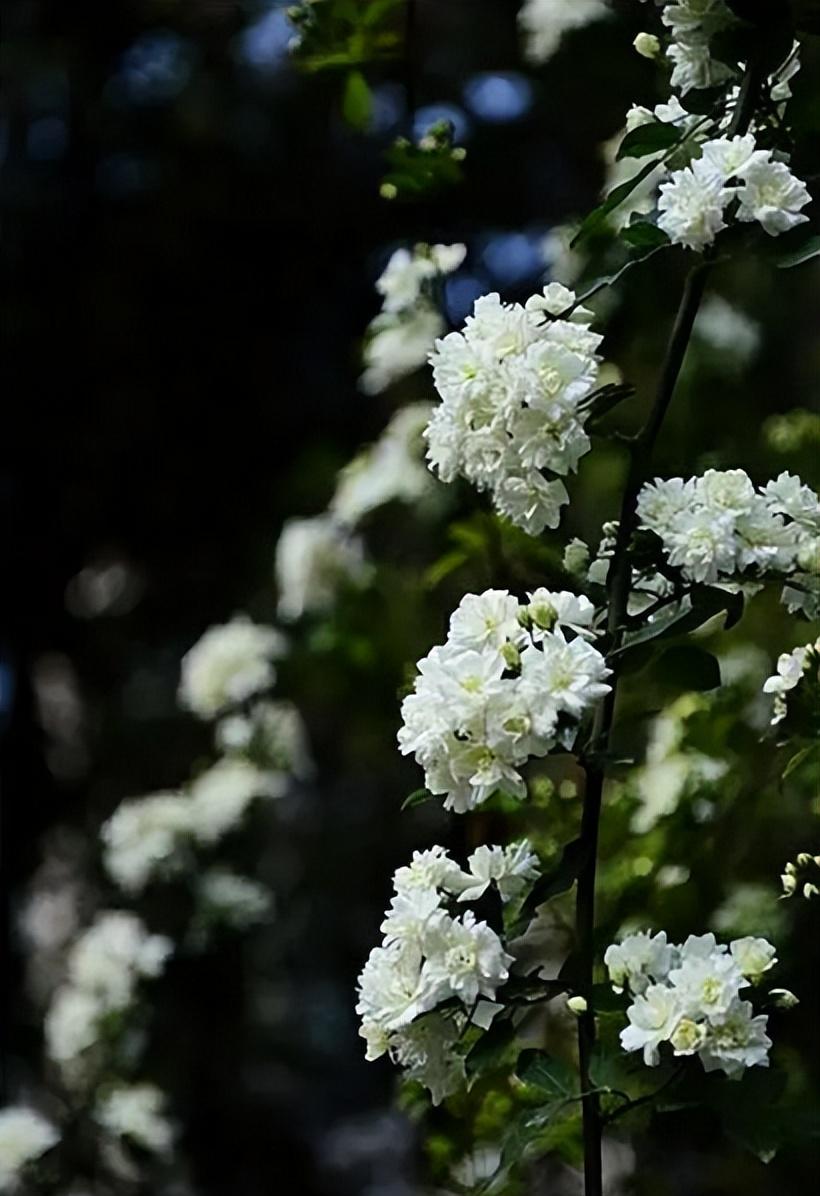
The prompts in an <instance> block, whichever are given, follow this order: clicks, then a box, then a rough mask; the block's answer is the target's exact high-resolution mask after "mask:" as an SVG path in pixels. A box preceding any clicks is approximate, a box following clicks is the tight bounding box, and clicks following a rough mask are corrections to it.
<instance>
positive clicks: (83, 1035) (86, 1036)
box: [44, 984, 106, 1067]
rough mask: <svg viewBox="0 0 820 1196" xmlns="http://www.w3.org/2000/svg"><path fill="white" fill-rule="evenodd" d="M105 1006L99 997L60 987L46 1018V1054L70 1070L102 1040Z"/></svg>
mask: <svg viewBox="0 0 820 1196" xmlns="http://www.w3.org/2000/svg"><path fill="white" fill-rule="evenodd" d="M105 1012H106V1010H105V1007H104V1005H103V1004H102V1002H101V1001H100V1000H99V998H98V997H96V996H93V995H92V994H91V993H88V992H84V991H83V989H80V988H75V987H73V986H72V985H70V984H67V985H63V987H62V988H58V989H57V991H56V993H55V994H54V996H53V998H52V1001H51V1004H50V1006H49V1009H48V1013H47V1014H46V1019H45V1025H44V1030H45V1041H46V1051H47V1052H48V1055H49V1058H51V1059H53V1060H54V1062H55V1063H58V1064H59V1065H60V1066H61V1067H68V1066H69V1065H72V1064H74V1062H75V1061H76V1060H77V1059H78V1058H79V1056H80V1055H82V1054H83V1053H84V1052H85V1051H87V1050H89V1049H90V1048H91V1047H93V1046H94V1044H95V1042H96V1041H97V1039H98V1037H99V1024H100V1021H101V1019H102V1018H103V1017H104V1015H105Z"/></svg>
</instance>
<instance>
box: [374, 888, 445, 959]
mask: <svg viewBox="0 0 820 1196" xmlns="http://www.w3.org/2000/svg"><path fill="white" fill-rule="evenodd" d="M440 908H441V897H440V896H439V894H438V892H437V891H436V889H433V888H430V889H428V888H423V887H421V886H419V887H415V888H405V889H404V890H403V891H402V892H399V893H396V895H395V896H394V897H393V898H392V900H391V902H390V908H389V910H388V911H387V913H386V914H385V918H384V921H383V922H382V924H381V927H380V929H381V932H382V934H383V935H384V942H385V945H389V944H390V943H393V942H401V943H412V944H414V945H415V946H416V947H418V948H420V947H421V946H422V944H423V942H424V935H425V931H426V928H427V924H428V922H429V920H430V918H431V917H432V915H433V914H434V913H436V912H437V911H438V910H439V909H440Z"/></svg>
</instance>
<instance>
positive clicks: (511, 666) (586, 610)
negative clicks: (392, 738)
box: [399, 589, 609, 813]
mask: <svg viewBox="0 0 820 1196" xmlns="http://www.w3.org/2000/svg"><path fill="white" fill-rule="evenodd" d="M593 615H594V610H593V607H592V604H591V602H590V601H589V600H588V599H587V598H584V597H578V596H576V595H575V594H570V593H567V592H565V591H564V592H561V593H551V592H550V591H548V590H545V589H539V590H536V591H535V592H534V593H532V594H530V595H529V601H528V602H525V603H523V604H522V603H520V602H519V601H518V599H517V598H514V597H512V596H511V595H510V594H509V593H508V591H506V590H486V591H485V592H484V593H483V594H467V595H466V596H465V597H464V598H463V599H462V600H461V602H460V603H459V606H458V608H457V609H456V610H455V612H454V613H453V615H452V617H451V619H450V628H449V633H448V636H447V641H446V643H445V644H443V645H440V646H438V647H436V648H433V650H432V651H431V652H430V653H429V654H428V655H427V656H426V657H425V658H424V659H423V660H421V661H419V664H418V670H419V675H418V677H417V678H416V683H415V686H414V690H413V693H412V694H409V695H408V696H407V697H406V698H405V700H404V702H403V704H402V710H401V713H402V720H403V725H402V727H401V728H400V730H399V745H400V748H401V751H402V753H403V754H405V755H407V754H410V753H412V754H414V755H415V758H416V760H417V761H418V763H419V764H421V766H422V767H423V768H424V781H425V785H426V787H427V788H428V789H429V790H430V792H431V793H435V794H445V795H446V800H445V802H444V805H445V807H446V808H447V809H451V810H455V811H457V812H459V813H463V812H464V811H465V810H470V809H473V808H475V807H476V806H478V805H480V804H481V803H482V802H483V801H486V799H487V798H488V797H490V796H491V795H492V794H493V793H494V792H496V791H497V790H499V789H503V790H505V791H507V792H509V793H512V794H515V795H516V796H519V797H524V796H525V795H526V785H525V783H524V780H523V778H522V777H521V775H520V773H519V771H518V769H519V767H520V766H521V765H523V764H524V763H525V761H526V760H527V759H528V758H529V757H530V756H544V755H546V753H547V752H548V751H550V749H551V748H553V747H555V745H556V744H557V743H559V742H560V743H562V744H564V745H569V744H570V743H571V742H572V741H573V740H574V737H575V733H576V730H577V726H578V722H579V720H580V718H581V716H582V715H583V714H584V713H585V711H587V710H588V709H589V707H590V706H591V705H592V704H593V703H595V702H597V701H598V699H599V698H601V697H603V695H604V694H606V693H607V692H608V691H609V686H608V685H607V684H606V682H605V678H606V677H607V676H608V675H609V669H608V668H607V667H606V663H605V661H604V658H603V656H602V655H601V653H600V652H598V651H597V649H596V648H594V647H593V646H592V645H591V644H590V643H589V642H588V640H587V636H589V635H590V634H591V630H590V629H591V624H592V620H593Z"/></svg>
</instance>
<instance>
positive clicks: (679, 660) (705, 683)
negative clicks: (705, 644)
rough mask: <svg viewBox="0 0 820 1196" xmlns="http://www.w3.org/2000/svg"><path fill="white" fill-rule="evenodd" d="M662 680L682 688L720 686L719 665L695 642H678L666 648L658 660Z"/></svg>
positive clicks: (715, 687)
mask: <svg viewBox="0 0 820 1196" xmlns="http://www.w3.org/2000/svg"><path fill="white" fill-rule="evenodd" d="M658 667H659V670H660V673H661V676H662V678H663V680H664V681H667V680H668V681H669V682H671V683H672V684H673V685H674V686H675V687H676V688H678V689H683V690H696V691H702V690H709V689H718V687H719V686H720V665H719V664H718V662H717V658H716V657H714V656H713V655H712V653H711V652H707V651H706V650H705V649H704V648H698V647H697V646H696V645H695V644H679V645H677V646H676V647H674V648H667V650H666V651H665V652H664V653H663V655H662V656H661V658H660V660H659V661H658Z"/></svg>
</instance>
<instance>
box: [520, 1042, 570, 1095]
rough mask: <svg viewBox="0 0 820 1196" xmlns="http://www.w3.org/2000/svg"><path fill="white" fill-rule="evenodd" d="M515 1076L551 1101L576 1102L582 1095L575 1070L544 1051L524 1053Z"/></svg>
mask: <svg viewBox="0 0 820 1196" xmlns="http://www.w3.org/2000/svg"><path fill="white" fill-rule="evenodd" d="M515 1074H516V1076H517V1077H518V1079H519V1080H521V1082H522V1083H524V1084H527V1085H528V1086H529V1087H530V1088H537V1089H538V1090H539V1092H542V1093H543V1094H544V1095H545V1096H546V1097H547V1098H548V1099H550V1100H560V1101H567V1100H576V1099H577V1098H578V1096H579V1095H580V1089H579V1087H578V1076H577V1073H576V1071H575V1069H574V1068H572V1067H570V1066H569V1064H568V1063H564V1061H563V1059H554V1058H553V1057H552V1056H551V1055H547V1054H546V1053H545V1052H544V1051H536V1050H529V1051H523V1052H522V1054H521V1057H520V1059H519V1060H518V1066H517V1067H516V1069H515Z"/></svg>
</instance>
